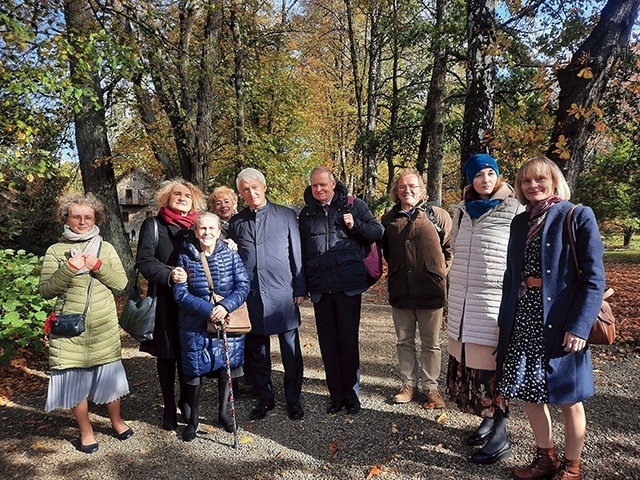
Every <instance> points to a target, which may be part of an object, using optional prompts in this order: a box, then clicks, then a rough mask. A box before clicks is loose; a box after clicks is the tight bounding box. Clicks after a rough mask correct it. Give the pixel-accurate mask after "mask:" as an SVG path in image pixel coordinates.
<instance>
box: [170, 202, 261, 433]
mask: <svg viewBox="0 0 640 480" xmlns="http://www.w3.org/2000/svg"><path fill="white" fill-rule="evenodd" d="M219 237H220V220H219V218H218V217H217V216H216V215H214V214H213V213H208V212H207V213H201V214H200V215H199V216H198V218H197V219H196V238H197V239H198V240H199V242H200V249H198V248H197V247H196V246H195V245H193V244H191V243H185V245H184V247H183V250H182V252H181V253H180V256H179V257H178V266H180V267H182V268H183V269H184V270H185V271H186V272H187V275H188V281H187V283H179V284H176V285H174V287H173V291H174V296H175V299H176V303H177V304H178V307H180V314H179V333H180V349H181V354H182V369H183V373H184V377H185V383H186V384H187V397H188V398H187V402H188V405H189V407H191V415H190V418H189V421H188V423H187V427H186V428H185V430H184V432H183V433H182V438H183V439H184V440H185V441H187V442H188V441H191V440H193V439H194V438H195V436H196V430H197V428H198V400H199V398H200V389H201V388H202V381H203V379H204V377H217V378H218V398H219V402H220V403H219V409H218V422H220V425H222V427H223V428H224V429H225V430H226V431H228V432H233V422H232V419H231V417H230V415H229V413H228V409H227V400H228V399H229V393H230V392H229V384H228V382H227V376H226V371H225V368H224V367H225V357H224V342H223V341H222V337H221V336H218V335H216V334H215V333H209V332H207V321H208V320H211V321H213V322H222V321H224V319H225V317H226V316H227V315H228V314H229V312H232V311H234V310H235V309H237V308H238V307H240V306H241V305H242V303H243V302H244V301H245V300H246V298H247V295H248V294H249V277H248V276H247V271H246V270H245V268H244V264H243V263H242V260H241V259H240V256H239V255H238V253H237V252H234V251H232V250H230V249H229V248H228V247H227V245H226V244H225V243H224V242H223V241H222V240H220V239H219ZM201 253H204V255H205V257H206V260H207V263H208V265H209V270H210V271H211V278H212V280H213V287H214V291H215V293H216V294H218V295H219V296H221V297H223V299H222V300H220V301H219V302H217V303H215V304H214V303H211V301H210V299H211V290H210V289H209V285H208V283H207V277H206V274H205V272H204V268H203V264H202V260H201V258H202V255H201ZM228 337H229V338H228V340H229V342H228V343H229V357H230V361H231V367H232V369H234V370H235V371H233V370H232V376H238V375H241V374H242V373H241V370H242V363H243V360H244V335H240V336H231V335H229V336H228Z"/></svg>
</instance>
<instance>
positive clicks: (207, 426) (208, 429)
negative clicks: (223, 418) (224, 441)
mask: <svg viewBox="0 0 640 480" xmlns="http://www.w3.org/2000/svg"><path fill="white" fill-rule="evenodd" d="M203 430H204V431H205V432H209V433H211V432H213V431H214V430H215V428H213V427H212V426H211V425H205V426H204V429H203Z"/></svg>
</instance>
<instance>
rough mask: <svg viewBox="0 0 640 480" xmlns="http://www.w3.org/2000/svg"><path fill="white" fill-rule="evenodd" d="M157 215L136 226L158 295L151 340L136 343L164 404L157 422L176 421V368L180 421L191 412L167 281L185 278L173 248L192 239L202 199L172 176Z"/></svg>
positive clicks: (142, 263) (168, 425) (142, 265)
mask: <svg viewBox="0 0 640 480" xmlns="http://www.w3.org/2000/svg"><path fill="white" fill-rule="evenodd" d="M156 203H157V205H158V207H159V208H160V210H159V211H158V215H157V216H156V217H149V218H147V219H146V220H145V221H144V222H143V224H142V228H141V229H140V240H139V242H138V252H137V256H136V265H137V267H138V269H139V270H140V273H141V274H142V276H143V277H144V278H146V279H147V280H148V281H149V289H148V292H149V294H150V295H155V296H156V297H157V304H156V305H157V306H156V324H155V329H154V332H153V340H150V341H148V342H144V343H142V344H141V345H140V350H141V351H143V352H147V353H149V354H151V355H153V356H155V357H157V360H156V366H157V370H158V380H159V381H160V389H161V391H162V400H163V403H164V410H163V414H162V427H163V428H164V429H165V430H174V429H175V428H176V427H177V426H178V417H177V410H176V399H175V393H174V389H175V381H176V370H177V372H178V383H179V386H180V397H179V398H178V407H179V408H180V411H181V413H182V419H183V420H184V421H185V423H186V422H187V421H188V419H189V417H190V414H191V412H189V407H188V405H187V386H186V384H185V383H184V379H183V378H182V367H181V366H180V358H181V357H180V340H179V337H178V306H177V305H176V302H175V300H174V298H173V291H172V290H171V287H172V286H173V284H174V283H180V282H186V281H187V274H186V272H185V271H184V270H183V269H182V268H180V267H178V266H177V262H178V254H179V253H180V250H181V249H182V244H183V243H184V242H185V241H186V240H190V239H191V240H193V239H194V233H193V226H194V224H195V221H196V217H197V216H198V213H199V212H202V211H204V210H206V208H207V199H206V197H205V196H204V194H203V193H202V192H201V191H200V189H199V188H198V187H196V186H195V185H194V184H192V183H191V182H187V181H186V180H183V179H175V180H169V181H167V182H164V183H163V184H162V186H161V187H160V190H158V194H157V197H156Z"/></svg>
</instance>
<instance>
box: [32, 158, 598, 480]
mask: <svg viewBox="0 0 640 480" xmlns="http://www.w3.org/2000/svg"><path fill="white" fill-rule="evenodd" d="M463 173H464V175H465V177H466V179H467V182H468V185H467V187H466V188H465V190H464V192H463V200H462V201H461V202H460V203H459V204H458V205H456V206H455V209H454V214H453V219H452V218H451V216H450V215H449V214H448V213H447V212H446V211H445V210H444V209H442V208H439V207H436V206H432V205H430V204H429V203H428V202H427V196H426V189H425V184H424V181H423V179H422V176H421V175H420V174H419V173H418V172H417V171H416V170H405V171H403V172H401V173H400V174H399V175H398V177H397V178H396V180H395V182H394V184H393V188H392V191H391V192H390V194H391V199H392V201H393V202H394V206H393V207H392V208H391V209H390V210H389V211H388V212H387V213H386V214H385V215H383V217H382V221H381V222H380V221H378V220H377V219H376V218H375V217H374V216H373V215H372V213H371V211H370V210H369V208H368V207H367V205H366V203H365V202H363V201H362V200H359V199H357V198H353V197H351V196H350V195H349V194H348V189H347V187H346V185H345V184H343V183H342V182H340V181H338V180H336V178H335V177H334V174H333V172H332V171H331V170H330V169H328V168H326V167H322V166H318V167H316V168H314V169H313V170H312V171H311V174H310V176H309V186H308V187H307V189H306V190H305V192H304V201H305V206H304V208H303V209H302V211H301V212H300V214H299V215H296V213H295V212H294V211H293V210H292V209H290V208H288V207H285V206H282V205H277V204H275V203H272V202H270V201H269V200H268V199H267V196H266V193H267V182H266V179H265V177H264V176H263V174H262V173H261V172H259V171H258V170H255V169H252V168H247V169H245V170H243V171H242V172H241V173H240V174H239V175H238V177H237V179H236V188H237V191H238V193H239V194H240V196H241V197H242V198H243V200H244V201H245V203H246V205H247V207H246V208H245V209H243V210H242V211H240V212H239V213H237V212H236V209H237V196H236V193H235V192H234V191H233V190H232V189H229V188H227V187H218V188H216V189H215V190H214V192H213V193H212V195H211V197H210V198H209V203H210V207H211V210H212V212H213V213H208V212H206V211H205V210H206V203H207V202H206V197H205V195H204V194H203V193H202V192H201V191H200V189H199V188H198V187H196V186H195V185H193V184H191V183H189V182H186V181H184V180H174V181H169V182H166V183H165V184H164V185H163V186H162V188H161V189H160V190H159V192H158V196H157V205H158V207H159V212H158V215H157V216H156V217H150V218H148V219H146V220H145V222H144V223H143V224H142V228H141V231H140V238H139V244H138V250H137V257H136V264H137V267H138V269H139V270H140V273H141V274H142V275H143V276H144V277H145V278H146V279H147V280H148V281H149V294H150V295H153V296H155V297H156V298H157V309H156V324H155V330H154V335H153V340H151V341H149V342H144V343H142V344H141V350H142V351H144V352H148V353H149V354H151V355H153V356H155V357H156V358H157V372H158V379H159V383H160V387H161V391H162V398H163V404H164V409H163V417H162V425H163V428H165V429H168V430H173V429H175V428H176V427H177V425H178V410H179V411H180V415H181V417H182V418H181V419H182V420H183V422H184V423H186V425H187V426H186V427H185V429H184V431H183V439H184V440H185V441H190V440H193V438H195V436H196V432H197V427H198V398H199V392H200V388H201V386H202V382H203V380H204V377H212V378H217V379H218V391H219V410H218V420H219V423H220V425H221V426H222V427H223V428H224V429H225V430H227V431H233V428H234V427H233V425H232V422H231V419H230V416H229V412H228V408H227V401H228V398H229V394H230V388H229V382H228V381H227V374H226V372H225V371H224V369H223V366H224V365H223V359H222V358H221V345H220V342H221V341H222V340H221V339H220V336H219V335H216V334H215V333H209V332H208V331H207V322H209V321H210V322H214V323H218V324H219V325H220V324H221V323H222V322H224V321H225V318H226V317H227V316H228V314H229V313H230V312H232V311H234V310H235V309H236V308H238V307H239V306H240V305H241V304H242V303H243V302H246V304H247V307H248V310H249V316H250V319H251V323H252V329H251V331H250V333H248V334H246V335H240V336H237V335H236V336H233V335H231V336H230V337H229V339H228V340H229V342H228V343H229V346H228V348H229V358H230V363H231V365H230V366H231V367H232V377H234V379H235V380H236V381H237V380H238V379H239V378H244V382H245V383H248V384H250V385H251V388H252V391H253V393H254V395H255V396H256V398H257V403H256V405H255V407H254V408H253V410H252V411H251V413H250V418H251V419H253V420H259V419H262V418H264V417H265V416H266V415H267V413H268V412H269V411H270V410H272V409H273V408H274V407H275V405H276V401H275V392H274V388H273V385H272V380H271V354H270V337H271V335H276V334H277V335H278V339H279V343H280V352H281V355H282V363H283V366H284V395H285V400H286V407H287V413H288V416H289V417H290V418H291V419H293V420H298V419H301V418H303V416H304V409H303V406H302V403H301V400H300V395H301V391H302V381H303V358H302V353H301V348H300V339H299V333H298V327H299V326H300V312H299V308H298V307H299V305H300V304H301V303H302V302H303V301H304V299H305V298H310V300H311V302H312V303H313V308H314V314H315V322H316V327H317V332H318V341H319V345H320V350H321V355H322V360H323V363H324V367H325V375H326V383H327V388H328V391H329V402H328V404H327V408H326V412H327V413H328V414H337V413H339V412H340V411H341V410H342V409H343V408H344V409H345V410H346V411H347V412H348V413H350V414H356V413H358V412H359V411H360V409H361V403H360V362H359V346H358V337H359V325H360V309H361V301H362V293H363V292H365V291H366V289H367V288H368V284H367V276H366V271H365V265H364V263H363V257H364V255H365V250H366V248H367V247H368V246H369V245H371V244H372V243H374V242H381V243H382V248H383V253H384V257H385V259H386V262H387V264H388V275H387V280H388V289H389V303H390V304H391V306H392V316H393V324H394V326H395V331H396V334H397V344H396V350H397V357H398V364H399V373H400V377H401V381H402V384H401V386H400V389H399V392H398V393H397V394H396V395H395V396H394V397H393V398H392V399H391V400H392V401H393V402H395V403H407V402H410V401H412V400H413V399H414V398H415V397H416V396H418V395H419V394H420V381H421V380H422V392H423V394H424V396H425V399H426V402H425V408H443V407H445V400H444V399H443V397H442V396H441V395H440V393H439V390H438V378H439V375H440V370H441V351H440V340H439V334H440V330H441V327H442V321H443V312H444V307H445V306H447V299H448V328H447V335H448V345H447V350H448V353H449V362H448V368H447V378H446V396H448V398H449V399H450V400H452V401H454V402H455V403H456V404H457V405H458V406H459V407H460V408H461V409H462V410H463V411H465V412H468V413H473V414H476V415H478V416H480V417H481V418H482V421H481V423H480V425H479V426H478V428H477V429H476V430H475V431H474V432H472V434H471V435H470V436H469V437H468V438H467V439H466V442H467V444H468V445H474V446H479V447H481V448H479V449H478V450H477V451H476V452H475V453H474V454H473V455H472V457H471V460H473V461H474V462H476V463H480V464H491V463H495V462H497V461H499V460H502V459H504V458H506V457H508V456H510V455H511V444H510V441H509V439H508V436H507V428H506V419H507V417H508V415H509V402H510V401H512V400H513V399H519V400H521V401H523V402H524V406H525V411H526V413H527V416H528V418H529V421H530V423H531V426H532V429H533V433H534V436H535V440H536V447H537V453H536V457H535V459H534V461H533V462H532V463H531V464H530V465H527V466H524V467H520V468H517V469H515V470H514V471H513V472H512V474H513V477H514V478H515V479H520V480H524V479H537V478H551V477H553V478H554V479H555V480H561V479H566V480H569V479H580V478H582V477H581V473H580V456H581V452H582V447H583V444H584V438H585V431H586V420H585V413H584V408H583V405H582V402H583V401H584V400H585V399H587V398H589V397H590V396H591V395H593V393H594V386H593V373H592V369H591V361H590V356H589V348H588V345H587V344H586V340H585V339H586V338H587V337H588V333H589V330H590V328H591V326H592V324H593V321H594V319H595V318H596V316H597V313H598V311H599V308H600V303H601V300H602V292H603V289H604V268H603V263H602V254H603V244H602V241H601V239H600V236H599V232H598V227H597V223H596V219H595V217H594V215H593V212H592V211H591V209H589V208H588V207H578V208H577V209H576V210H575V214H574V216H573V221H572V223H571V225H570V226H569V227H568V226H567V222H566V221H565V218H566V214H567V212H568V211H569V210H570V209H571V208H572V204H571V203H569V202H568V199H569V197H570V191H569V187H568V185H567V183H566V181H565V179H564V177H563V175H562V173H561V171H560V170H559V169H558V167H557V166H556V165H555V164H554V163H553V162H552V161H550V160H549V159H547V158H545V157H534V158H531V159H529V160H527V161H526V162H525V163H524V164H523V165H522V167H521V168H520V170H519V171H518V173H517V176H516V180H515V188H512V187H511V186H510V185H509V184H508V183H506V182H505V181H504V180H503V179H502V177H501V176H500V170H499V167H498V164H497V162H496V160H495V159H494V158H493V157H491V156H490V155H488V154H476V155H472V156H471V157H470V158H469V159H468V160H467V161H466V163H465V164H464V168H463ZM102 215H103V210H102V206H101V205H100V204H99V202H98V201H97V200H96V199H95V197H93V195H91V194H88V195H86V196H81V195H67V196H65V197H64V198H63V199H62V201H61V204H60V218H61V219H62V220H63V222H64V223H65V231H64V234H63V237H62V238H61V240H60V242H59V243H56V244H55V245H53V246H52V247H50V248H49V250H48V251H47V253H46V255H45V260H44V265H43V270H42V276H41V280H40V292H41V294H42V295H43V296H44V297H46V298H53V297H57V298H58V301H57V303H56V312H58V313H66V312H79V311H81V310H82V307H83V306H84V303H85V300H87V288H88V285H89V283H90V281H91V280H95V287H94V290H93V292H92V293H91V295H90V298H89V299H88V300H87V301H88V304H89V305H90V307H91V308H89V310H88V312H89V313H88V315H87V325H86V332H85V333H82V334H80V335H79V336H77V337H65V336H57V335H53V334H52V335H50V338H49V344H50V365H51V370H52V374H51V380H50V384H49V394H48V398H47V405H46V409H47V410H51V409H54V408H58V407H62V408H71V409H72V411H73V414H74V416H75V418H76V420H77V422H78V425H79V427H80V446H79V448H80V449H81V450H82V451H84V452H87V453H91V452H94V451H96V450H97V449H98V445H97V443H96V441H95V438H94V436H93V431H92V428H91V423H90V422H89V417H88V407H87V399H88V398H92V399H93V401H94V402H96V403H106V405H107V411H108V413H109V416H110V418H111V422H112V425H113V428H114V431H115V434H116V436H117V437H118V438H119V439H121V440H126V439H127V438H129V437H130V436H131V435H132V434H133V431H132V429H131V428H129V427H128V426H127V425H126V424H125V423H124V422H123V421H122V419H121V418H120V398H121V397H122V396H124V395H126V394H127V393H128V384H127V380H126V375H125V372H124V368H123V367H122V362H121V359H120V341H119V335H118V334H117V329H118V324H117V318H116V313H115V303H114V301H113V294H112V291H117V290H120V289H122V288H124V286H125V284H126V274H125V272H124V270H123V268H122V265H121V263H120V261H119V259H118V256H117V254H115V251H114V250H113V247H111V246H110V245H109V244H108V243H107V242H104V241H102V239H101V237H100V236H99V228H98V226H97V223H99V221H100V217H101V216H102ZM568 228H572V229H573V234H574V236H575V238H576V241H577V243H578V245H579V248H578V249H577V252H576V253H577V258H578V266H579V269H580V271H579V272H578V271H577V268H576V265H575V263H574V261H573V256H572V252H571V250H570V246H569V242H568ZM578 274H579V276H578ZM207 277H209V280H208V279H207ZM578 278H580V280H578ZM214 293H215V294H216V295H217V296H216V297H214ZM416 326H417V327H418V331H419V338H420V352H419V353H418V352H417V351H416V348H417V346H416V343H417V342H416ZM420 372H422V375H420ZM176 374H177V378H178V385H179V397H178V400H177V401H176V398H175V380H176ZM421 377H422V378H421ZM549 404H559V405H560V408H561V410H562V413H563V416H564V426H565V444H566V445H565V449H564V459H563V460H562V461H560V460H559V456H558V454H557V453H556V450H555V446H554V441H553V437H552V428H551V417H550V412H549V407H548V405H549Z"/></svg>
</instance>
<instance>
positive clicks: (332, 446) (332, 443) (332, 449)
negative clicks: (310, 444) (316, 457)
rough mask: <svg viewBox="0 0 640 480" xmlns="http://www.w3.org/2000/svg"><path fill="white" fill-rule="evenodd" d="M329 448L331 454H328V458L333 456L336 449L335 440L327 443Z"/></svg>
mask: <svg viewBox="0 0 640 480" xmlns="http://www.w3.org/2000/svg"><path fill="white" fill-rule="evenodd" d="M329 450H330V451H331V455H329V458H330V459H331V458H333V456H334V455H335V454H336V451H337V450H338V444H337V443H336V442H331V443H330V444H329Z"/></svg>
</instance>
